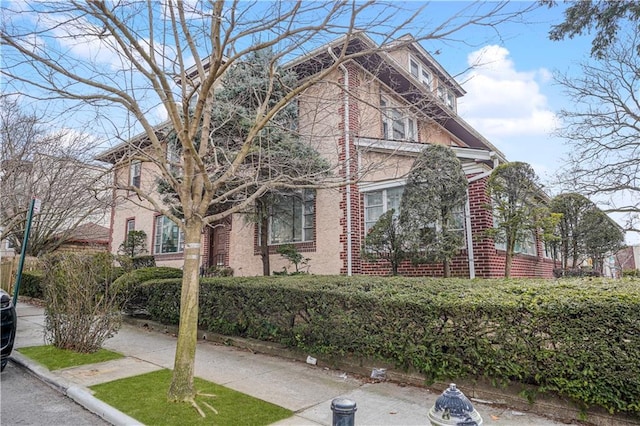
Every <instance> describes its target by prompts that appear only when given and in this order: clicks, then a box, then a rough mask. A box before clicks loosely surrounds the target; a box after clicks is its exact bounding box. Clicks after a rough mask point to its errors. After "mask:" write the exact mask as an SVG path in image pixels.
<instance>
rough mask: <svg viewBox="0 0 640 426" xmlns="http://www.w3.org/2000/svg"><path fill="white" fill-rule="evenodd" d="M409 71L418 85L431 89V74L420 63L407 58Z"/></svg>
mask: <svg viewBox="0 0 640 426" xmlns="http://www.w3.org/2000/svg"><path fill="white" fill-rule="evenodd" d="M409 71H410V72H411V75H412V76H414V77H415V78H416V79H417V80H418V81H420V83H422V84H424V85H425V86H426V87H427V88H428V89H429V90H431V89H433V76H432V75H431V72H430V71H429V70H428V69H427V67H425V66H424V65H423V64H422V63H420V61H418V60H416V59H414V58H413V57H409Z"/></svg>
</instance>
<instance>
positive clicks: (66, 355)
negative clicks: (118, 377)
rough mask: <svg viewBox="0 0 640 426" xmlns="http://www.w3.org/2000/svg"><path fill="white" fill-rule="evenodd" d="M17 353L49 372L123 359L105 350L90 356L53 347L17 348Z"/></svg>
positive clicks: (119, 355)
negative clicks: (37, 363) (42, 366)
mask: <svg viewBox="0 0 640 426" xmlns="http://www.w3.org/2000/svg"><path fill="white" fill-rule="evenodd" d="M17 351H18V352H20V353H21V354H22V355H24V356H26V357H28V358H31V359H32V360H34V361H36V362H39V363H40V364H42V365H44V366H45V367H47V368H48V369H49V370H59V369H61V368H67V367H76V366H78V365H85V364H95V363H98V362H104V361H111V360H112V359H119V358H124V355H122V354H119V353H117V352H112V351H108V350H106V349H100V350H98V351H97V352H94V353H92V354H81V353H78V352H74V351H70V350H67V349H58V348H56V347H55V346H53V345H46V346H30V347H27V348H19V349H17Z"/></svg>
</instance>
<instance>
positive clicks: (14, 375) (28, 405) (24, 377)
mask: <svg viewBox="0 0 640 426" xmlns="http://www.w3.org/2000/svg"><path fill="white" fill-rule="evenodd" d="M0 424H1V425H2V426H14V425H21V426H22V425H33V426H40V425H42V426H44V425H47V426H62V425H64V426H67V425H74V426H83V425H91V426H101V425H108V424H109V423H106V422H105V421H104V420H102V419H101V418H100V417H98V416H96V415H95V414H93V413H91V412H89V411H87V410H86V409H84V408H83V407H81V406H80V405H78V404H76V403H75V402H73V401H72V400H71V399H70V398H67V397H66V396H64V395H63V394H61V393H60V392H58V391H57V390H55V389H53V388H52V387H50V386H49V385H47V384H45V383H43V382H42V381H41V380H39V379H37V378H36V377H34V376H33V375H31V374H30V373H29V372H28V371H27V370H25V369H23V368H20V367H18V366H17V365H15V364H14V363H13V362H11V361H10V362H9V364H7V367H6V368H5V369H4V371H3V372H2V375H0Z"/></svg>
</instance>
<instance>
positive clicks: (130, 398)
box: [90, 370, 293, 426]
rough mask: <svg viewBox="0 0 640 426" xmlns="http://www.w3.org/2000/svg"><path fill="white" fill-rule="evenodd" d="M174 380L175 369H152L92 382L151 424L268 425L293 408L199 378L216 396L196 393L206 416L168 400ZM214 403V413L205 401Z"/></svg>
mask: <svg viewBox="0 0 640 426" xmlns="http://www.w3.org/2000/svg"><path fill="white" fill-rule="evenodd" d="M170 382H171V370H159V371H154V372H152V373H147V374H142V375H139V376H134V377H129V378H125V379H119V380H114V381H112V382H108V383H102V384H99V385H95V386H91V388H90V389H91V390H93V391H94V392H95V393H94V396H95V397H96V398H98V399H100V400H102V401H104V402H106V403H107V404H109V405H111V406H112V407H115V408H117V409H118V410H120V411H122V412H123V413H126V414H127V415H129V416H131V417H133V418H135V419H137V420H138V421H140V422H142V423H144V424H147V425H159V426H165V425H167V426H168V425H204V424H207V425H211V424H217V425H243V426H244V425H256V426H257V425H268V424H271V423H274V422H277V421H279V420H282V419H286V418H287V417H291V416H292V415H293V412H291V411H290V410H287V409H285V408H282V407H279V406H277V405H274V404H271V403H269V402H265V401H262V400H260V399H256V398H253V397H251V396H249V395H245V394H243V393H240V392H237V391H234V390H231V389H228V388H225V387H224V386H220V385H217V384H215V383H211V382H207V381H206V380H202V379H199V378H197V377H196V378H195V386H196V389H197V390H198V392H201V393H206V394H214V395H215V397H214V398H211V397H204V396H198V397H196V402H198V404H199V405H200V408H201V409H202V410H203V411H204V412H205V414H206V415H207V417H206V418H202V417H201V416H200V415H199V414H198V412H197V411H196V410H195V409H194V408H193V407H191V406H190V405H187V404H172V403H169V402H167V390H168V389H169V384H170ZM202 401H204V402H205V403H207V404H209V405H211V406H212V407H214V408H215V409H216V410H217V411H218V414H215V413H213V412H212V411H211V410H210V409H208V408H207V407H206V406H205V405H204V404H201V402H202Z"/></svg>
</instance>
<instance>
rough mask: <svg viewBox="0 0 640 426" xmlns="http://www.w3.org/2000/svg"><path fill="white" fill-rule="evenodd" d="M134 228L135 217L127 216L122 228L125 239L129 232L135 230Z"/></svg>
mask: <svg viewBox="0 0 640 426" xmlns="http://www.w3.org/2000/svg"><path fill="white" fill-rule="evenodd" d="M130 224H133V225H132V226H129V225H130ZM135 230H136V218H135V217H129V218H127V220H126V221H125V229H124V232H125V234H124V236H125V239H126V238H128V237H129V232H131V231H135Z"/></svg>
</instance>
